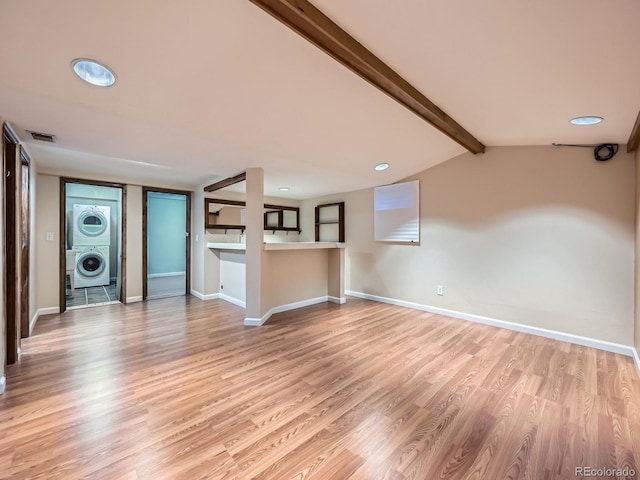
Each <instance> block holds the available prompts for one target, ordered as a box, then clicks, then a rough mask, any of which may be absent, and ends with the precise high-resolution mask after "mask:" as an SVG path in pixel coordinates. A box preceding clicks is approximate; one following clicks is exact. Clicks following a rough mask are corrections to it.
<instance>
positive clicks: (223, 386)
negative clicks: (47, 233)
mask: <svg viewBox="0 0 640 480" xmlns="http://www.w3.org/2000/svg"><path fill="white" fill-rule="evenodd" d="M243 317H244V311H243V310H242V309H241V308H239V307H236V306H234V305H230V304H227V303H225V302H223V301H221V300H212V301H208V302H202V301H200V300H197V299H195V298H193V297H185V298H171V299H161V300H153V301H149V302H144V303H136V304H132V305H127V306H125V305H121V304H118V305H110V306H105V307H99V308H93V309H84V310H73V311H68V312H66V313H64V314H61V315H52V316H45V317H42V318H41V319H40V321H39V322H38V324H37V326H36V328H35V331H34V335H33V336H32V337H31V338H28V339H25V340H24V342H23V352H24V353H23V355H22V358H21V360H20V361H19V363H17V364H15V365H12V366H10V367H9V368H8V370H7V378H8V385H7V392H6V393H5V395H4V396H3V397H0V477H1V478H12V479H27V478H28V479H39V478H40V479H76V478H92V479H198V478H206V479H236V480H248V479H265V480H266V479H273V480H286V479H340V480H343V479H371V480H379V479H394V480H406V479H416V480H424V479H429V480H431V479H487V480H496V479H507V478H509V479H533V480H537V479H565V478H576V477H575V475H574V473H575V467H576V466H589V467H600V468H614V467H620V468H624V467H625V466H628V467H632V468H635V469H636V471H637V470H638V469H639V467H640V443H639V442H640V434H639V433H638V432H640V380H639V379H638V376H637V373H636V371H635V367H634V365H633V362H632V360H631V359H630V358H628V357H624V356H620V355H616V354H613V353H608V352H603V351H599V350H594V349H590V348H586V347H581V346H577V345H571V344H567V343H563V342H558V341H554V340H549V339H546V338H542V337H535V336H531V335H527V334H523V333H517V332H512V331H507V330H500V329H497V328H493V327H489V326H485V325H478V324H473V323H468V322H465V321H462V320H456V319H451V318H447V317H442V316H439V315H433V314H429V313H425V312H418V311H415V310H409V309H404V308H401V307H396V306H392V305H386V304H380V303H375V302H370V301H366V300H359V299H351V298H350V299H349V301H348V302H347V303H346V304H344V305H336V304H332V303H327V304H319V305H315V306H312V307H308V308H304V309H300V310H296V311H291V312H286V313H282V314H278V315H274V316H273V317H272V318H271V320H270V321H269V323H268V324H267V325H265V326H263V327H258V328H256V327H246V326H244V325H243V324H242V321H243Z"/></svg>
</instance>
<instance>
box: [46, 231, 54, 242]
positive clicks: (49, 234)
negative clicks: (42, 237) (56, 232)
mask: <svg viewBox="0 0 640 480" xmlns="http://www.w3.org/2000/svg"><path fill="white" fill-rule="evenodd" d="M47 241H49V242H53V232H47Z"/></svg>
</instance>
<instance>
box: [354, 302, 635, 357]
mask: <svg viewBox="0 0 640 480" xmlns="http://www.w3.org/2000/svg"><path fill="white" fill-rule="evenodd" d="M345 293H346V294H347V295H351V296H354V297H358V298H364V299H366V300H374V301H376V302H381V303H389V304H391V305H397V306H399V307H407V308H413V309H414V310H421V311H423V312H429V313H435V314H437V315H444V316H446V317H453V318H459V319H460V320H468V321H470V322H475V323H482V324H484V325H491V326H492V327H498V328H504V329H506V330H514V331H516V332H522V333H529V334H531V335H537V336H539V337H545V338H551V339H553V340H559V341H561V342H568V343H574V344H576V345H582V346H583V347H592V348H597V349H599V350H604V351H607V352H613V353H620V354H622V355H627V356H634V354H635V355H636V358H637V352H636V350H635V348H633V347H632V346H631V345H622V344H620V343H613V342H607V341H606V340H598V339H596V338H589V337H582V336H580V335H573V334H571V333H564V332H559V331H556V330H548V329H546V328H539V327H532V326H529V325H523V324H521V323H513V322H508V321H506V320H497V319H495V318H489V317H483V316H481V315H474V314H472V313H464V312H457V311H455V310H447V309H445V308H438V307H432V306H430V305H422V304H420V303H413V302H407V301H405V300H396V299H394V298H388V297H381V296H378V295H371V294H369V293H362V292H354V291H351V290H347V291H345ZM638 364H639V363H638V360H636V365H638Z"/></svg>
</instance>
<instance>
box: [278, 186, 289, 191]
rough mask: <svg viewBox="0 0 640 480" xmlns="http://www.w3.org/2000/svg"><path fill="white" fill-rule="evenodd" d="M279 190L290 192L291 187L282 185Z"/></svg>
mask: <svg viewBox="0 0 640 480" xmlns="http://www.w3.org/2000/svg"><path fill="white" fill-rule="evenodd" d="M278 190H280V191H281V192H288V191H289V190H291V189H290V188H289V187H280V188H279V189H278Z"/></svg>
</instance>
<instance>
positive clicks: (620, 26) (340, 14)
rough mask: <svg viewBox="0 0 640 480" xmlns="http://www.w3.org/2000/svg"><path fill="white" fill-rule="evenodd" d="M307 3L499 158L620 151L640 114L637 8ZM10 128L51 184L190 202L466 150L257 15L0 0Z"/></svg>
mask: <svg viewBox="0 0 640 480" xmlns="http://www.w3.org/2000/svg"><path fill="white" fill-rule="evenodd" d="M312 3H313V4H314V5H315V6H316V7H318V8H319V9H320V10H322V11H323V12H324V13H325V14H326V15H328V16H329V17H330V18H331V19H332V20H333V21H335V22H336V23H337V24H338V25H340V26H341V27H342V28H343V29H344V30H346V31H347V32H349V33H350V34H351V35H352V36H353V37H355V38H356V39H357V40H358V41H359V42H360V43H362V44H363V45H364V46H365V47H367V48H368V49H369V50H370V51H371V52H373V53H374V54H375V55H377V56H378V57H379V58H380V59H381V60H383V61H384V62H385V63H387V64H388V65H389V66H390V67H392V68H393V69H394V70H395V71H396V72H397V73H399V74H400V75H402V76H403V77H404V78H405V79H406V80H408V81H409V82H410V83H411V84H413V86H415V87H416V88H417V89H418V90H420V91H421V92H422V93H423V94H424V95H426V96H427V97H429V99H430V100H432V101H433V102H435V103H436V104H437V105H438V106H439V107H441V108H442V109H443V110H445V111H446V112H447V113H448V114H449V115H450V116H452V117H453V118H454V119H455V120H456V121H457V122H458V123H460V124H461V125H462V126H463V127H464V128H465V129H467V130H468V131H469V132H470V133H471V134H472V135H473V136H475V137H476V138H477V139H478V140H480V141H481V142H482V143H484V144H485V145H487V146H489V147H490V146H497V145H547V144H550V143H552V142H563V143H600V142H617V143H625V142H626V140H627V138H628V137H629V134H630V132H631V129H632V127H633V124H634V121H635V118H636V115H637V113H638V109H639V108H640V89H639V88H638V87H637V85H638V81H640V35H638V33H637V26H638V19H640V3H639V2H637V0H616V1H615V2H603V1H601V0H563V1H561V2H558V1H556V0H539V1H535V2H522V1H513V0H486V1H483V2H478V1H476V0H454V1H447V2H441V1H435V0H415V1H403V2H389V1H388V0H341V1H339V2H336V1H332V0H312ZM80 57H85V58H93V59H95V60H98V61H101V62H103V63H105V64H107V65H109V66H110V67H111V68H113V69H114V70H115V72H116V74H117V77H118V81H117V83H116V84H115V86H113V87H110V88H97V87H93V86H90V85H88V84H85V83H83V82H82V81H81V80H79V79H78V78H77V77H75V75H74V74H73V72H72V69H71V61H72V60H73V59H75V58H80ZM579 115H599V116H602V117H604V118H605V120H604V122H602V123H601V124H600V125H597V126H591V127H576V126H573V125H571V124H569V119H570V118H572V117H576V116H579ZM0 116H1V117H2V118H3V119H5V120H8V121H10V122H11V124H12V125H13V127H14V129H15V130H16V132H17V134H18V135H19V136H20V138H21V139H22V140H23V141H25V142H26V144H27V148H28V151H29V153H30V155H31V156H32V157H34V159H35V160H36V163H37V164H38V168H39V169H40V170H42V171H50V172H55V171H64V172H79V173H81V174H82V176H85V177H91V175H92V174H96V175H98V174H100V175H108V174H111V175H112V176H118V177H123V178H124V177H127V178H131V179H132V180H133V181H136V180H137V181H139V182H144V183H148V184H163V185H175V186H180V187H189V186H195V185H198V184H203V183H212V182H214V181H216V180H218V179H220V178H224V177H228V176H232V175H235V174H238V173H240V172H241V171H243V170H244V169H245V168H248V167H254V166H261V167H263V168H264V170H265V181H266V185H265V193H267V194H269V195H275V196H290V197H291V198H309V197H313V196H317V195H322V194H327V193H334V192H340V191H348V190H355V189H359V188H365V187H370V186H373V185H379V184H385V183H391V182H393V181H397V180H399V179H401V178H404V177H406V176H408V175H411V174H413V173H416V172H419V171H422V170H424V169H426V168H428V167H430V166H433V165H436V164H438V163H441V162H444V161H446V160H448V159H450V158H452V157H454V156H456V155H458V154H460V153H462V152H464V151H465V150H464V148H463V147H461V146H460V145H458V144H457V143H455V142H454V141H452V140H451V139H449V138H448V137H446V136H445V135H443V134H442V133H440V132H439V131H438V130H436V129H434V128H433V127H432V126H430V125H429V124H427V123H426V122H424V121H423V120H422V119H420V118H419V117H417V116H416V115H414V114H413V113H411V112H410V111H408V110H407V109H406V108H404V107H402V106H401V105H399V104H398V103H396V102H395V101H394V100H392V99H391V98H389V97H388V96H387V95H385V94H384V93H382V92H380V91H379V90H378V89H376V88H375V87H373V86H371V85H370V84H369V83H367V82H365V81H364V80H362V79H361V78H360V77H358V76H357V75H355V74H354V73H352V72H351V71H349V70H347V69H346V68H344V67H343V66H342V65H340V64H339V63H337V62H336V61H334V60H333V59H332V58H330V57H329V56H327V55H326V54H325V53H324V52H322V51H321V50H319V49H318V48H316V47H315V46H314V45H312V44H310V43H309V42H307V41H306V40H305V39H303V38H302V37H300V36H299V35H297V34H296V33H295V32H293V31H292V30H290V29H289V28H287V27H286V26H284V25H282V24H281V23H279V22H278V21H276V20H275V19H274V18H272V17H271V16H270V15H268V14H267V13H265V12H264V11H263V10H261V9H260V8H258V7H256V6H255V5H253V4H252V3H251V2H249V1H248V0H213V1H212V0H193V1H189V2H167V1H159V0H156V1H151V0H139V1H135V2H132V1H129V0H113V1H109V2H94V1H87V0H58V1H55V2H52V1H50V0H21V1H12V0H0ZM25 130H35V131H41V132H46V133H53V134H55V135H56V136H57V137H58V143H57V144H55V145H49V144H42V143H36V142H34V141H32V140H30V138H29V137H28V136H27V134H26V132H25ZM477 158H478V161H482V155H478V157H477ZM380 162H388V163H390V164H391V167H390V168H389V169H388V170H386V171H385V172H376V171H374V169H373V167H374V166H375V165H376V164H378V163H380ZM278 187H290V188H291V191H290V192H287V193H282V192H279V191H278Z"/></svg>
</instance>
